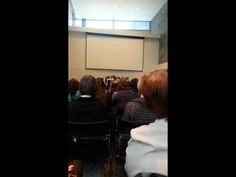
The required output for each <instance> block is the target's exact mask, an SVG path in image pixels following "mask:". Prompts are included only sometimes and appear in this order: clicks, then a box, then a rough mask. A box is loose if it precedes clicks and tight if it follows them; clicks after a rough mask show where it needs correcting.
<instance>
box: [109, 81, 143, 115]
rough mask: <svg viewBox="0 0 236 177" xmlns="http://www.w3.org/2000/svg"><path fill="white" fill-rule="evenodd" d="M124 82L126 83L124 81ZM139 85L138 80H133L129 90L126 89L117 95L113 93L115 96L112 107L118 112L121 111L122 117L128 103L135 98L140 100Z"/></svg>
mask: <svg viewBox="0 0 236 177" xmlns="http://www.w3.org/2000/svg"><path fill="white" fill-rule="evenodd" d="M122 81H123V82H124V83H126V82H125V81H124V80H122ZM137 83H138V79H137V78H133V79H131V81H130V82H129V87H128V89H127V90H126V88H125V87H124V88H123V89H122V90H119V91H118V92H117V93H116V94H114V93H113V95H114V96H113V97H112V106H113V107H114V108H115V109H116V110H120V111H119V112H120V113H119V114H120V115H122V114H123V111H124V108H125V105H126V103H127V102H129V101H131V100H132V99H134V98H138V89H137Z"/></svg>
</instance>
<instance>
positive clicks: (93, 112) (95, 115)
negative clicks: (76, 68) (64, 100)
mask: <svg viewBox="0 0 236 177" xmlns="http://www.w3.org/2000/svg"><path fill="white" fill-rule="evenodd" d="M79 89H80V93H81V95H80V97H79V98H78V99H77V100H75V101H74V102H72V103H71V104H69V120H71V121H78V122H91V121H100V120H105V119H108V107H107V103H106V102H101V101H100V100H97V99H96V79H95V78H94V77H93V76H91V75H85V76H83V77H82V78H81V79H80V85H79Z"/></svg>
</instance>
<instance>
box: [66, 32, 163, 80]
mask: <svg viewBox="0 0 236 177" xmlns="http://www.w3.org/2000/svg"><path fill="white" fill-rule="evenodd" d="M68 40H69V41H68V47H69V70H68V71H69V76H68V79H70V78H76V79H78V80H79V79H80V78H81V77H82V76H84V75H85V74H91V75H93V76H94V77H105V76H110V75H117V76H128V77H129V78H134V77H136V78H139V77H140V76H141V75H143V74H147V73H149V72H151V71H153V70H156V69H165V68H167V63H163V64H161V65H158V51H159V50H158V48H159V40H158V38H145V39H144V63H143V71H142V72H138V71H136V72H135V71H115V70H96V69H85V54H86V35H85V33H84V32H80V31H69V39H68ZM111 57H112V56H111ZM121 62H122V61H121Z"/></svg>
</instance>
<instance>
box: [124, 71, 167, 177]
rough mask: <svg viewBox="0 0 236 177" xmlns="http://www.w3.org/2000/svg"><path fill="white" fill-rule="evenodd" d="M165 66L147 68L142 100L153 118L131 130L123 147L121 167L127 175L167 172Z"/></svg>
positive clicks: (131, 176) (164, 173)
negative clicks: (126, 145) (122, 165)
mask: <svg viewBox="0 0 236 177" xmlns="http://www.w3.org/2000/svg"><path fill="white" fill-rule="evenodd" d="M167 77H168V75H167V70H160V71H154V72H151V73H150V74H149V75H148V77H147V79H146V80H145V82H144V85H143V88H142V93H143V96H144V99H145V103H146V105H147V107H148V109H150V111H152V112H153V113H155V115H156V117H157V119H156V120H155V122H153V123H150V124H149V125H142V126H140V127H138V128H135V129H132V130H131V139H130V140H129V142H128V147H127V148H126V163H125V170H126V172H127V175H128V177H134V176H136V175H138V174H141V175H142V176H145V177H146V176H149V175H150V174H151V173H157V174H160V175H165V176H167V120H168V107H167V105H168V100H167V97H168V84H167V83H168V78H167Z"/></svg>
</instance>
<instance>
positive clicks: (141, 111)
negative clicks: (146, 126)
mask: <svg viewBox="0 0 236 177" xmlns="http://www.w3.org/2000/svg"><path fill="white" fill-rule="evenodd" d="M146 78H147V76H146V75H143V76H142V77H141V78H140V79H139V81H138V84H137V88H138V93H139V96H140V97H139V98H135V99H133V100H131V101H129V102H128V103H127V104H126V105H125V110H124V113H123V116H122V118H121V119H122V120H131V121H135V122H139V123H151V122H154V121H155V120H156V115H155V114H154V113H153V112H151V111H150V110H148V109H147V107H146V105H145V100H144V97H143V94H142V86H143V83H144V82H145V79H146Z"/></svg>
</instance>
